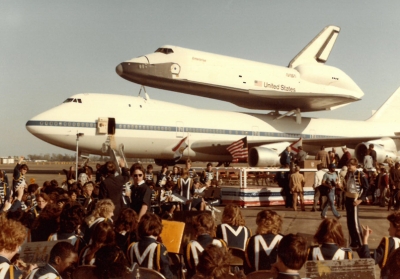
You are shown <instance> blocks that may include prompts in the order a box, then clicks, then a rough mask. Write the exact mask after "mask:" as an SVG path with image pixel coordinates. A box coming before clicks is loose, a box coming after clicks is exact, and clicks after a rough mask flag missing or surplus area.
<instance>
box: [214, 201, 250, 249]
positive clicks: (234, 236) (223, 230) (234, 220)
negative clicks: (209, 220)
mask: <svg viewBox="0 0 400 279" xmlns="http://www.w3.org/2000/svg"><path fill="white" fill-rule="evenodd" d="M245 223H246V221H245V219H244V218H243V216H242V212H241V211H240V207H239V206H237V205H235V204H227V205H226V206H225V208H224V211H223V213H222V218H221V224H219V225H218V226H217V238H219V239H223V240H224V241H225V242H226V244H227V245H228V247H235V248H239V249H242V250H245V249H246V243H247V240H248V239H249V238H250V237H251V230H250V229H249V228H248V227H246V226H245Z"/></svg>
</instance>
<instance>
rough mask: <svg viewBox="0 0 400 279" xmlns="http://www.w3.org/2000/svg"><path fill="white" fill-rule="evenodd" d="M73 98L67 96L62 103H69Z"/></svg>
mask: <svg viewBox="0 0 400 279" xmlns="http://www.w3.org/2000/svg"><path fill="white" fill-rule="evenodd" d="M73 100H74V99H73V98H68V99H66V100H65V101H64V102H63V103H71V102H72V101H73Z"/></svg>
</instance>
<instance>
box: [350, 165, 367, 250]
mask: <svg viewBox="0 0 400 279" xmlns="http://www.w3.org/2000/svg"><path fill="white" fill-rule="evenodd" d="M357 166H358V160H357V159H356V158H352V159H350V160H349V162H348V165H347V173H346V176H345V179H344V180H345V184H346V185H345V186H346V200H345V206H346V215H347V228H348V230H349V236H350V247H351V248H352V249H353V250H357V249H358V248H360V247H361V245H362V239H363V235H362V228H361V225H360V220H359V219H358V206H359V205H360V204H361V202H363V201H365V199H366V196H367V190H368V187H369V185H368V180H367V178H366V177H365V175H364V173H363V172H362V171H360V170H358V169H357Z"/></svg>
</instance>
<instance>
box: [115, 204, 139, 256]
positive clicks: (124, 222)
mask: <svg viewBox="0 0 400 279" xmlns="http://www.w3.org/2000/svg"><path fill="white" fill-rule="evenodd" d="M137 226H138V216H137V213H136V212H135V211H134V210H133V209H131V208H125V209H123V210H122V212H121V214H120V215H119V217H118V219H117V221H116V222H115V242H116V244H117V245H118V247H120V248H121V249H122V251H127V250H128V246H129V244H131V243H132V242H137V241H138V237H137V234H136V229H137Z"/></svg>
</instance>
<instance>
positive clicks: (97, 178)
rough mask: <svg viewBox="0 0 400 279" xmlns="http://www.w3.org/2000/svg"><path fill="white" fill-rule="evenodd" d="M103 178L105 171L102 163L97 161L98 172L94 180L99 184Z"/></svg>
mask: <svg viewBox="0 0 400 279" xmlns="http://www.w3.org/2000/svg"><path fill="white" fill-rule="evenodd" d="M102 180H103V172H102V169H101V164H100V163H97V164H96V173H95V180H94V182H95V183H96V184H97V185H100V183H101V181H102Z"/></svg>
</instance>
